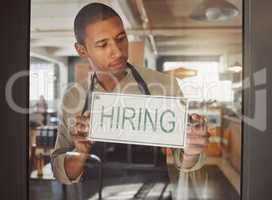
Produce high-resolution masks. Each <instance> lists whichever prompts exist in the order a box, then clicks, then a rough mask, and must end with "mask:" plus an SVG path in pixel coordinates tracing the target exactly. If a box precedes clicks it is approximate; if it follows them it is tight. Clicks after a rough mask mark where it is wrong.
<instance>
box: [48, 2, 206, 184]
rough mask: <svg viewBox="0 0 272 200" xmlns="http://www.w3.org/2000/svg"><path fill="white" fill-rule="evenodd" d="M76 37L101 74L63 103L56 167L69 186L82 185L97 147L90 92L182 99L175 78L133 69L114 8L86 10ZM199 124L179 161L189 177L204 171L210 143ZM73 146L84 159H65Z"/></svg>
mask: <svg viewBox="0 0 272 200" xmlns="http://www.w3.org/2000/svg"><path fill="white" fill-rule="evenodd" d="M74 32H75V37H76V40H77V42H76V43H75V48H76V50H77V52H78V54H79V56H80V57H81V58H82V59H85V60H88V61H89V63H90V65H91V67H92V71H95V72H96V73H95V79H94V78H93V77H94V76H92V78H91V80H88V81H86V83H83V84H82V85H74V86H73V87H71V88H70V89H69V90H68V91H67V93H66V94H65V96H64V98H63V105H62V115H61V118H60V119H61V120H60V125H59V129H58V137H57V141H56V146H55V151H54V153H53V154H52V166H53V171H54V175H55V177H56V178H57V179H58V180H59V181H60V182H62V183H65V184H71V183H73V182H77V181H79V179H80V177H81V174H82V171H83V168H84V165H85V163H86V159H87V156H86V154H88V153H89V152H91V151H92V147H93V146H94V144H93V142H92V141H90V140H89V139H88V138H86V135H87V133H88V130H89V123H88V122H89V121H88V120H89V117H90V114H89V112H88V111H86V112H84V113H82V110H84V104H85V99H86V98H87V95H88V92H90V90H92V91H104V92H122V93H132V94H143V93H144V94H151V95H164V96H181V93H180V90H179V86H178V84H177V82H176V80H175V79H174V78H171V77H169V76H167V75H165V74H162V73H160V72H157V71H153V70H150V69H145V68H143V67H133V66H131V65H130V64H128V63H127V60H128V39H127V35H126V32H125V30H124V27H123V23H122V21H121V18H120V17H119V15H118V14H117V13H116V12H115V11H114V10H112V9H111V8H110V7H108V6H105V5H103V4H99V3H92V4H89V5H87V6H85V7H84V8H82V9H81V10H80V11H79V13H78V14H77V16H76V18H75V22H74ZM135 74H136V75H135ZM139 79H140V80H139ZM193 118H195V120H196V121H198V122H199V123H200V125H199V127H196V128H190V129H188V131H189V133H188V137H187V141H186V142H187V144H188V145H187V147H186V148H185V150H184V151H183V152H181V151H176V152H181V154H180V155H179V157H178V159H179V162H180V163H181V166H180V167H181V170H183V171H192V170H196V169H198V168H200V167H201V166H202V164H203V162H202V159H201V158H202V155H201V153H202V151H203V148H204V147H205V145H206V143H207V139H206V137H205V132H203V129H202V128H201V127H202V125H203V118H201V117H199V116H198V115H194V116H193ZM70 119H75V123H74V125H71V121H70ZM71 146H72V147H73V149H72V150H71V149H70V151H74V152H77V153H78V154H76V153H75V154H69V155H67V154H65V152H66V151H68V149H69V147H71ZM169 156H171V155H169Z"/></svg>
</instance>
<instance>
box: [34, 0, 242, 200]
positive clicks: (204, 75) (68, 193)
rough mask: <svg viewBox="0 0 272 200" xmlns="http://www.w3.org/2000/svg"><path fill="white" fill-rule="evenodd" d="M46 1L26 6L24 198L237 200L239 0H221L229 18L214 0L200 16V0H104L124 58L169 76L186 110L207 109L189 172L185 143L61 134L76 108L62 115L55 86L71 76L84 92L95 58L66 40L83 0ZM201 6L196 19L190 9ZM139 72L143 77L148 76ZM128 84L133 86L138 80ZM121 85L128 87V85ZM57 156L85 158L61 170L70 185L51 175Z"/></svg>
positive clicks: (61, 87) (68, 83)
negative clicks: (201, 143) (86, 140)
mask: <svg viewBox="0 0 272 200" xmlns="http://www.w3.org/2000/svg"><path fill="white" fill-rule="evenodd" d="M52 2H53V1H51V0H44V1H37V0H36V1H34V0H33V1H32V5H31V9H32V10H31V44H30V45H31V49H30V51H31V66H30V88H29V90H30V99H29V101H30V107H31V113H30V123H29V126H30V129H29V130H30V134H29V135H30V138H29V139H30V140H29V141H30V142H29V144H30V146H29V155H30V156H29V158H30V159H29V162H30V164H29V171H30V191H29V194H30V199H99V198H101V196H102V197H103V199H171V198H172V199H177V200H180V199H185V200H187V199H188V200H189V199H222V200H224V199H227V200H229V199H232V200H235V199H237V200H238V199H239V196H240V173H241V134H242V133H241V120H240V119H239V117H238V116H240V114H241V100H242V95H241V88H242V70H243V63H242V45H241V44H242V0H237V1H229V2H230V3H232V4H233V6H234V7H233V9H234V10H235V14H234V15H229V16H230V17H227V18H226V17H224V16H223V17H222V16H221V15H222V13H221V12H220V13H219V12H218V10H219V11H222V10H224V9H225V8H223V7H221V8H220V5H221V3H217V4H216V7H213V6H212V4H209V1H203V2H204V4H205V9H206V10H208V11H209V13H208V14H209V16H203V15H202V14H203V13H204V14H205V12H204V11H205V10H203V9H200V11H201V13H196V12H200V11H198V10H199V9H197V8H199V6H201V5H203V4H202V3H201V2H202V1H189V0H185V1H173V0H143V1H138V0H137V1H130V0H125V1H122V2H121V1H115V0H114V1H113V0H105V1H102V2H103V3H105V4H107V5H109V6H110V7H112V8H113V9H114V10H116V11H117V12H118V14H119V15H120V16H121V18H122V20H123V24H124V29H125V31H126V33H127V38H128V41H129V44H128V45H129V54H128V57H129V61H130V63H131V64H133V65H135V66H139V67H145V68H144V69H146V68H149V69H152V70H157V71H160V72H162V73H165V74H168V75H169V76H170V77H172V80H177V83H178V85H179V87H180V89H181V91H182V94H183V96H184V97H186V98H188V99H190V100H191V103H190V106H189V107H190V109H189V114H193V113H197V114H199V115H201V116H204V117H205V118H206V123H205V130H206V132H207V136H208V137H207V139H208V144H207V147H205V150H204V153H203V154H201V157H199V158H201V160H202V161H203V162H204V165H203V166H202V167H200V168H199V169H196V170H193V171H185V170H181V166H182V160H180V158H181V157H182V155H183V151H177V150H174V149H171V148H162V147H151V146H141V145H131V144H118V143H102V142H96V143H94V144H92V145H93V147H94V148H92V150H91V151H86V152H85V153H78V152H77V148H76V147H75V144H73V143H71V142H70V141H71V138H72V137H73V135H71V134H62V133H63V132H61V130H65V128H67V127H68V129H69V131H70V129H72V127H75V126H76V125H77V122H76V121H77V120H76V114H77V112H76V111H78V112H79V113H80V112H81V110H80V109H79V110H77V109H75V110H73V111H75V112H74V113H73V114H71V113H69V114H67V113H66V112H65V111H64V110H63V109H62V108H63V106H62V102H63V101H62V100H63V94H65V93H66V92H67V91H69V88H71V87H73V86H74V85H75V84H76V85H77V86H78V88H79V90H78V92H75V93H74V95H73V97H72V98H74V99H77V97H78V96H80V95H82V93H81V92H82V91H85V90H84V88H86V86H88V83H86V80H87V79H88V76H89V71H90V67H94V62H90V60H89V61H87V60H84V59H80V58H79V56H78V54H77V52H76V50H75V49H74V42H75V41H76V40H75V38H74V33H73V20H74V17H75V16H76V14H77V12H78V11H79V9H80V8H82V7H83V6H85V5H86V4H88V2H87V1H79V0H78V1H56V2H55V1H54V3H52ZM99 2H101V1H99ZM207 2H208V3H207ZM218 2H219V0H218ZM224 2H228V1H224ZM227 4H228V3H227ZM222 5H223V4H222ZM224 5H226V3H224ZM228 5H229V4H228ZM202 11H203V12H202ZM210 11H211V12H210ZM200 14H201V19H204V20H201V21H199V20H198V19H199V18H197V17H192V16H200ZM206 14H207V13H206ZM219 14H220V15H219ZM220 16H221V17H220ZM207 19H208V20H207ZM209 19H215V20H209ZM217 19H218V20H220V19H224V20H223V21H222V20H221V21H218V20H217ZM122 37H123V35H122V34H121V35H119V36H118V37H117V39H116V41H115V42H117V41H118V42H121V41H122ZM118 44H120V43H118ZM99 48H103V47H99ZM115 50H116V49H115ZM119 50H120V49H119ZM118 62H119V61H118ZM118 62H117V61H116V62H115V64H116V65H118ZM120 62H121V61H120ZM237 63H238V64H239V66H238V64H237ZM119 64H120V63H119ZM237 66H238V68H237ZM234 67H235V68H234ZM129 75H130V74H129ZM126 78H128V79H129V76H127V77H126ZM144 78H145V81H148V80H149V79H150V80H151V79H152V80H153V78H154V77H152V76H149V77H144ZM154 82H155V83H154V84H153V85H152V86H150V87H152V88H153V89H152V92H153V93H155V94H158V93H159V94H160V93H161V88H160V84H158V83H160V81H159V79H156V80H155V81H154ZM163 85H164V86H165V85H167V84H165V83H164V84H163ZM100 86H101V85H100ZM100 86H99V87H98V88H100V89H101V88H102V89H103V87H100ZM121 86H122V87H125V85H121ZM134 86H135V87H134V89H135V88H136V89H137V88H138V86H137V84H134ZM156 87H157V88H156ZM96 89H97V88H96ZM126 89H127V92H128V93H129V92H131V91H134V89H131V90H130V88H129V87H126ZM168 89H169V88H167V90H166V93H167V92H169V91H168ZM84 95H85V93H84V92H83V98H82V99H83V101H76V102H75V103H74V105H73V106H74V107H77V106H79V107H80V108H81V107H82V105H84V103H85V102H84V99H85V97H86V96H84ZM64 100H65V98H64ZM66 100H67V99H66ZM151 106H152V105H151ZM68 115H69V116H68ZM65 119H67V120H65ZM189 125H191V126H194V125H196V124H194V123H193V122H191V123H190V124H189ZM65 131H66V132H69V131H68V130H65ZM69 133H70V132H69ZM61 137H62V139H61V140H60V138H61ZM56 144H57V145H56ZM58 145H59V146H58ZM60 146H61V147H65V148H59V147H60ZM56 150H57V151H56ZM55 155H61V156H63V157H62V158H61V159H60V160H62V162H63V163H64V162H66V164H67V158H68V157H74V158H75V159H82V158H83V159H86V160H85V161H86V162H84V165H83V166H82V171H81V173H80V176H78V177H77V178H75V179H73V181H72V180H69V179H66V181H67V182H66V183H69V184H61V183H60V182H59V181H57V180H56V177H55V176H56V174H58V173H55V176H54V174H53V171H52V164H51V160H54V156H55ZM187 159H190V156H188V157H187ZM192 159H195V158H192ZM59 171H61V173H62V175H63V177H64V179H65V178H67V177H66V175H67V174H69V172H67V171H65V170H64V169H63V168H62V169H61V168H59ZM102 172H103V173H102ZM64 179H63V180H64ZM74 182H77V183H74Z"/></svg>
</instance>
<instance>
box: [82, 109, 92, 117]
mask: <svg viewBox="0 0 272 200" xmlns="http://www.w3.org/2000/svg"><path fill="white" fill-rule="evenodd" d="M82 116H83V118H85V119H86V118H89V117H90V111H88V110H87V111H85V112H84V113H83V115H82Z"/></svg>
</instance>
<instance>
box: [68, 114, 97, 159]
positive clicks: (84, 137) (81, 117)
mask: <svg viewBox="0 0 272 200" xmlns="http://www.w3.org/2000/svg"><path fill="white" fill-rule="evenodd" d="M89 121H90V112H89V111H86V112H84V113H83V114H81V113H79V114H77V115H76V116H75V124H74V126H73V127H71V129H70V133H71V136H72V140H73V143H74V145H75V148H76V151H77V152H78V153H82V154H88V153H89V151H90V148H91V146H92V141H91V140H90V138H88V134H89V128H90V126H89Z"/></svg>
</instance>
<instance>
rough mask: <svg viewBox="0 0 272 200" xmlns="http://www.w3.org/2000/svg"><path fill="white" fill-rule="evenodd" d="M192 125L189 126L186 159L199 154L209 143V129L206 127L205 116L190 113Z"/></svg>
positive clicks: (185, 151)
mask: <svg viewBox="0 0 272 200" xmlns="http://www.w3.org/2000/svg"><path fill="white" fill-rule="evenodd" d="M190 122H191V126H188V127H187V138H186V146H185V149H184V159H186V156H187V157H194V156H198V155H199V154H200V153H202V152H203V150H204V149H205V147H206V146H207V144H208V136H207V131H206V129H205V118H204V117H202V116H200V115H198V114H192V115H190Z"/></svg>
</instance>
